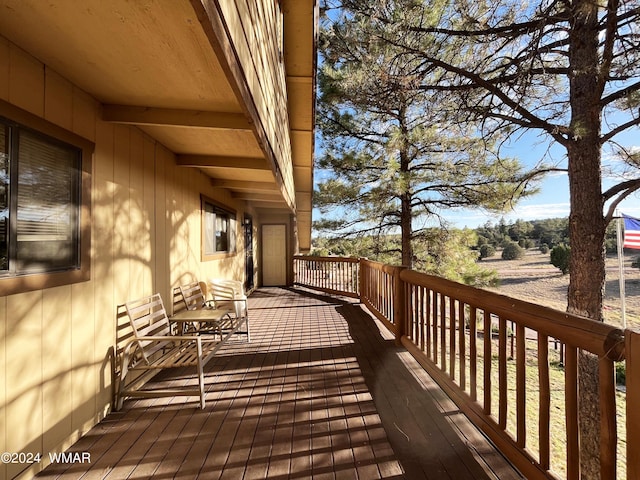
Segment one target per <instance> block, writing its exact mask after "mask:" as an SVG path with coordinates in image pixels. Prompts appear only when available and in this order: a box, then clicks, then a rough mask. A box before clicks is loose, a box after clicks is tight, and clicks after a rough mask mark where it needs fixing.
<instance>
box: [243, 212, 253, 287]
mask: <svg viewBox="0 0 640 480" xmlns="http://www.w3.org/2000/svg"><path fill="white" fill-rule="evenodd" d="M244 252H245V259H244V273H245V275H244V278H245V281H244V291H245V292H248V291H249V290H251V289H252V288H253V219H252V218H251V215H245V216H244Z"/></svg>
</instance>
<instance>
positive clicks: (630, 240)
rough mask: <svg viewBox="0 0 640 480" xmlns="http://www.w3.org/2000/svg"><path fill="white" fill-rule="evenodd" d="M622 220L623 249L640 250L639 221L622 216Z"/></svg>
mask: <svg viewBox="0 0 640 480" xmlns="http://www.w3.org/2000/svg"><path fill="white" fill-rule="evenodd" d="M622 218H623V220H624V242H623V243H622V246H623V248H635V249H639V250H640V219H637V218H633V217H627V216H626V215H624V214H623V215H622Z"/></svg>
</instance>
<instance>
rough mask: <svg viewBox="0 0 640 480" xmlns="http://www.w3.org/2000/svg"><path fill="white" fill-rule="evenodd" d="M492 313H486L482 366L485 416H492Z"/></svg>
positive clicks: (486, 311)
mask: <svg viewBox="0 0 640 480" xmlns="http://www.w3.org/2000/svg"><path fill="white" fill-rule="evenodd" d="M491 335H492V334H491V313H490V312H489V311H488V310H485V311H484V335H483V342H484V357H483V359H482V365H483V367H484V369H483V370H484V375H483V376H484V378H483V379H482V382H483V385H484V399H483V405H484V413H485V415H491V340H492V338H491Z"/></svg>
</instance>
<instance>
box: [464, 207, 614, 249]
mask: <svg viewBox="0 0 640 480" xmlns="http://www.w3.org/2000/svg"><path fill="white" fill-rule="evenodd" d="M475 232H476V234H477V236H478V243H477V246H476V248H477V249H478V251H479V252H480V257H481V258H486V256H491V255H484V256H483V254H482V252H483V245H489V246H491V247H493V248H494V249H503V248H505V247H506V246H507V245H509V244H511V243H517V244H518V245H519V246H520V247H521V248H523V249H529V248H539V249H540V251H541V252H542V253H548V252H550V251H551V250H552V249H553V248H554V247H556V246H558V245H566V246H569V245H570V242H569V218H568V217H564V218H546V219H542V220H530V221H526V220H516V221H514V222H511V223H507V222H506V221H505V220H504V218H502V219H500V221H499V222H498V223H496V224H494V223H492V222H487V223H485V224H484V225H483V226H481V227H478V228H476V229H475ZM605 248H606V251H607V253H615V252H616V226H615V223H611V224H610V225H609V227H608V228H607V233H606V237H605ZM484 251H490V250H489V249H487V247H484ZM494 253H495V252H494Z"/></svg>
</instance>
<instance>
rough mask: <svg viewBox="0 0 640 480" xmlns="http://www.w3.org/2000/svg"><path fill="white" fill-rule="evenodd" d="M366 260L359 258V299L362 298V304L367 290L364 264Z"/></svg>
mask: <svg viewBox="0 0 640 480" xmlns="http://www.w3.org/2000/svg"><path fill="white" fill-rule="evenodd" d="M365 260H366V258H362V257H360V258H358V297H359V298H360V303H364V296H365V289H364V283H365V280H364V277H365V274H364V262H365Z"/></svg>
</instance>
